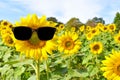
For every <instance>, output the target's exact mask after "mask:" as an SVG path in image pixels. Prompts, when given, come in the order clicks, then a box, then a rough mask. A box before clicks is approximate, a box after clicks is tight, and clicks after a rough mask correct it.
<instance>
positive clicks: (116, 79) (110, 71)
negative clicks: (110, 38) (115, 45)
mask: <svg viewBox="0 0 120 80" xmlns="http://www.w3.org/2000/svg"><path fill="white" fill-rule="evenodd" d="M119 57H120V52H119V51H114V50H112V54H109V56H105V60H103V61H102V64H103V67H101V70H102V71H104V73H103V76H104V77H105V78H107V79H108V80H120V59H119Z"/></svg>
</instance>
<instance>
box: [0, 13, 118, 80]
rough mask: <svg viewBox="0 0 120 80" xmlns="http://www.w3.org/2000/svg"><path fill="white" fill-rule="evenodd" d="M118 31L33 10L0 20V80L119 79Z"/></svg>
mask: <svg viewBox="0 0 120 80" xmlns="http://www.w3.org/2000/svg"><path fill="white" fill-rule="evenodd" d="M119 58H120V31H119V29H118V27H117V26H116V25H115V24H107V25H105V24H102V23H97V24H96V26H95V27H92V26H86V25H82V26H79V28H78V29H76V28H75V27H74V26H72V27H69V26H68V25H65V24H63V23H59V24H58V23H56V22H53V21H48V20H47V19H46V16H42V17H38V16H37V15H36V14H32V15H28V16H26V17H22V18H20V21H16V22H15V23H14V24H12V23H10V22H9V21H7V20H2V21H1V22H0V80H120V60H119Z"/></svg>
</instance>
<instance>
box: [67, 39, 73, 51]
mask: <svg viewBox="0 0 120 80" xmlns="http://www.w3.org/2000/svg"><path fill="white" fill-rule="evenodd" d="M73 47H74V43H73V41H66V42H65V48H66V49H69V50H70V49H72V48H73Z"/></svg>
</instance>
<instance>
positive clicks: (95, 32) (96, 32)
mask: <svg viewBox="0 0 120 80" xmlns="http://www.w3.org/2000/svg"><path fill="white" fill-rule="evenodd" d="M90 32H91V34H92V35H98V34H99V33H100V31H99V29H98V28H92V29H91V30H90Z"/></svg>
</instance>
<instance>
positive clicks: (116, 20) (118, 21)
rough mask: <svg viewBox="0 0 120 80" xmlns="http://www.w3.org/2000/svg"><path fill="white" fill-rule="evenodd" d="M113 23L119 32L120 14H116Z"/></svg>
mask: <svg viewBox="0 0 120 80" xmlns="http://www.w3.org/2000/svg"><path fill="white" fill-rule="evenodd" d="M113 23H114V24H116V26H117V28H118V30H120V13H119V12H117V13H116V16H115V18H114V21H113Z"/></svg>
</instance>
